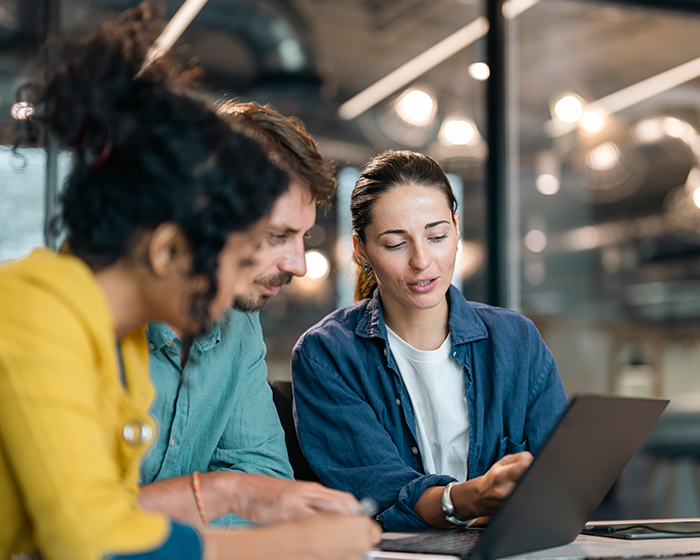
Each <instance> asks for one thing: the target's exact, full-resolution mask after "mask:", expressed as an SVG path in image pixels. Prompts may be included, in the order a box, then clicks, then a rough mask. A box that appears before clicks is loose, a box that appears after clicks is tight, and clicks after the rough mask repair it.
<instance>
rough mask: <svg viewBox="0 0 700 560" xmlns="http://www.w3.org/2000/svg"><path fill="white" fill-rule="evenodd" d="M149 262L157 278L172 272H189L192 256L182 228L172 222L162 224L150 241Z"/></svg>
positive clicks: (154, 231) (148, 248) (155, 230)
mask: <svg viewBox="0 0 700 560" xmlns="http://www.w3.org/2000/svg"><path fill="white" fill-rule="evenodd" d="M147 253H148V260H149V262H150V263H151V270H152V271H153V273H154V274H155V275H156V276H166V275H168V274H169V273H170V272H172V271H179V272H181V271H183V270H187V271H188V272H189V270H190V268H191V266H192V255H191V252H190V246H189V243H187V239H186V238H185V235H184V234H183V233H182V230H181V229H180V226H178V225H176V224H173V223H172V222H165V223H163V224H160V225H159V226H158V227H157V228H156V229H154V230H153V233H152V234H151V236H150V238H149V240H148V247H147Z"/></svg>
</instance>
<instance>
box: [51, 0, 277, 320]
mask: <svg viewBox="0 0 700 560" xmlns="http://www.w3.org/2000/svg"><path fill="white" fill-rule="evenodd" d="M161 29H162V23H161V21H160V19H159V17H158V13H157V10H156V8H155V7H154V5H152V4H149V3H143V4H141V5H139V6H138V7H137V8H134V9H132V10H128V11H127V12H124V13H123V14H122V15H121V16H120V17H119V18H118V19H117V20H115V21H108V22H105V23H103V24H102V25H101V26H100V27H99V28H98V29H97V30H96V31H95V32H94V33H92V34H91V35H89V36H87V37H85V38H83V39H80V40H76V41H71V42H67V43H66V44H65V45H63V47H62V58H63V60H64V61H65V62H64V63H63V66H62V67H61V69H60V70H59V71H58V72H57V74H56V75H55V77H54V78H53V79H52V80H51V81H50V83H49V84H48V85H47V86H46V88H45V89H44V91H43V93H42V95H41V96H40V99H41V100H43V101H44V102H45V117H44V118H45V122H46V124H47V126H48V128H49V131H50V133H51V134H53V135H54V136H55V137H56V138H57V139H58V141H59V143H60V144H61V145H62V146H63V147H64V148H67V149H69V150H71V151H72V152H73V153H74V156H75V157H74V164H73V168H72V171H71V173H70V175H69V177H68V179H67V182H66V185H65V189H64V191H63V194H62V198H61V202H62V215H61V217H62V221H63V225H64V227H65V228H66V230H67V234H68V239H67V240H68V244H69V246H70V250H71V252H72V253H74V254H75V255H77V256H78V257H80V258H82V259H83V260H84V261H85V262H86V263H87V264H88V265H89V266H90V267H91V268H93V269H95V270H98V269H100V268H104V267H106V266H109V265H111V264H113V263H115V262H116V261H117V260H118V259H120V258H122V257H125V256H127V257H128V256H133V255H132V254H133V251H134V247H135V245H136V242H137V241H138V240H139V239H140V238H141V236H142V235H143V234H144V233H145V232H148V231H151V230H153V229H155V228H156V227H157V226H158V225H160V224H163V223H166V222H170V223H174V224H177V225H178V226H179V227H180V228H181V230H182V232H183V234H184V235H185V237H186V239H187V241H188V243H189V246H190V250H191V252H192V257H193V261H192V270H191V274H192V275H193V276H204V277H206V278H207V280H208V287H207V289H206V290H205V291H204V292H203V293H199V294H196V295H195V296H194V297H193V299H192V301H191V311H190V313H191V315H192V318H193V319H194V320H195V321H197V322H198V324H199V325H200V327H201V328H202V329H204V328H206V327H207V326H208V324H209V322H210V320H209V317H208V312H207V308H208V304H209V303H210V302H211V300H212V299H213V297H214V296H215V295H216V292H217V276H216V272H217V268H218V260H219V253H220V252H221V250H222V248H223V247H224V244H225V242H226V239H227V237H228V235H229V234H230V233H232V232H235V231H241V230H245V229H247V228H249V227H250V226H251V225H252V224H254V223H255V222H257V221H258V220H259V219H260V218H261V217H262V216H263V215H265V214H266V213H267V212H269V210H270V207H271V206H272V204H273V202H274V200H275V199H276V198H277V197H278V196H279V195H280V194H281V193H282V192H283V191H284V190H285V189H286V188H287V186H288V183H289V178H288V176H287V175H286V174H285V173H284V172H283V171H282V170H280V169H278V168H277V167H276V166H274V165H271V164H270V162H269V160H268V158H267V156H266V155H265V152H264V150H263V149H262V148H261V146H260V145H259V144H258V143H256V142H255V141H253V140H252V139H250V138H248V137H247V136H245V135H243V134H240V133H237V132H235V131H233V130H232V129H231V127H230V126H228V125H227V124H226V123H224V122H223V121H222V120H221V119H220V118H219V117H218V116H217V115H216V112H215V111H214V109H213V108H209V107H207V106H205V105H204V103H203V102H201V101H197V100H195V99H194V98H192V97H190V96H188V95H187V94H186V93H185V91H184V89H183V88H184V85H185V84H186V83H188V80H189V79H190V78H192V77H193V76H196V70H192V69H183V68H182V67H178V66H177V65H176V64H175V63H174V62H173V61H172V59H168V58H167V57H166V58H163V59H160V60H158V61H157V62H156V63H154V64H153V65H151V66H150V67H149V69H148V70H147V71H146V72H143V73H142V74H140V75H139V77H138V78H135V76H136V75H137V73H138V72H139V69H140V68H141V65H142V63H143V60H144V58H145V56H146V53H147V51H148V48H149V47H150V46H151V45H152V44H153V40H154V39H155V37H156V36H157V35H158V33H159V32H160V30H161Z"/></svg>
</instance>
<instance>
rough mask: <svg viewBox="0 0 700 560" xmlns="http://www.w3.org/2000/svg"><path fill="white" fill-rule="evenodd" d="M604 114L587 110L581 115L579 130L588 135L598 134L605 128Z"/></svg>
mask: <svg viewBox="0 0 700 560" xmlns="http://www.w3.org/2000/svg"><path fill="white" fill-rule="evenodd" d="M606 120H607V119H606V118H605V114H604V113H603V112H602V111H600V110H595V109H594V110H587V111H584V112H583V115H581V122H580V125H581V128H582V129H583V130H584V131H586V132H587V133H588V134H598V133H599V132H600V131H601V130H603V129H604V128H605V122H606Z"/></svg>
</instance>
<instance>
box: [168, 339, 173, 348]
mask: <svg viewBox="0 0 700 560" xmlns="http://www.w3.org/2000/svg"><path fill="white" fill-rule="evenodd" d="M173 344H175V341H174V340H171V341H170V342H168V343H167V344H166V346H167V347H168V348H172V347H173Z"/></svg>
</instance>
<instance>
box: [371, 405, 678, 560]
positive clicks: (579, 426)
mask: <svg viewBox="0 0 700 560" xmlns="http://www.w3.org/2000/svg"><path fill="white" fill-rule="evenodd" d="M668 402H669V401H668V400H666V399H647V398H634V397H621V396H615V395H581V396H577V397H574V398H573V399H572V401H571V403H570V404H569V407H568V408H567V410H566V412H565V413H564V414H563V415H562V417H561V419H560V420H559V422H558V423H557V425H556V426H555V428H554V430H552V433H551V434H550V435H549V437H548V438H547V440H546V442H545V444H544V445H543V446H542V449H541V450H540V452H539V453H538V455H537V457H536V458H535V460H534V461H533V462H532V464H531V465H530V467H529V468H528V470H527V471H526V472H525V474H524V475H523V477H522V478H521V479H520V482H519V483H518V485H517V486H516V487H515V489H514V490H513V492H512V493H511V495H510V496H509V497H508V498H507V499H506V500H505V501H504V502H503V504H502V505H501V508H500V509H499V511H498V512H497V513H496V514H495V515H494V516H493V518H492V519H491V522H490V523H489V525H488V527H487V528H486V529H453V530H447V531H446V530H428V531H425V532H420V533H415V534H411V535H409V536H404V537H401V538H391V537H398V536H399V535H398V534H397V535H392V534H391V533H389V534H387V535H386V537H385V538H383V539H382V541H381V542H380V543H379V545H377V548H379V549H380V550H383V551H393V552H402V553H407V552H408V553H422V554H443V555H444V554H448V555H452V556H459V557H460V558H463V559H466V558H469V560H494V559H496V558H503V557H504V556H511V555H513V554H522V553H525V552H532V551H534V550H540V549H543V548H550V547H554V546H560V545H564V544H568V543H570V542H571V541H573V540H574V539H575V538H576V536H577V535H578V534H579V532H580V531H581V529H582V528H583V526H584V525H585V523H586V522H587V521H588V520H589V517H590V516H591V515H592V514H593V512H594V511H595V510H596V508H597V507H598V505H599V504H600V502H601V501H602V500H603V498H604V497H605V495H606V494H607V493H608V491H609V490H610V488H611V487H612V485H613V483H614V482H615V480H616V479H617V477H618V476H619V475H620V473H621V472H622V470H623V469H624V467H625V465H626V464H627V462H628V461H629V460H630V459H631V458H632V455H634V453H635V452H636V451H637V449H638V448H639V446H640V445H641V444H642V441H643V440H644V438H645V437H646V435H647V434H648V433H649V430H651V428H652V426H653V425H654V424H655V423H656V421H657V420H658V418H659V416H661V413H662V412H663V410H664V409H665V408H666V405H668ZM378 556H379V557H381V553H380V554H378ZM390 556H391V555H390ZM370 557H371V555H370Z"/></svg>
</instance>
